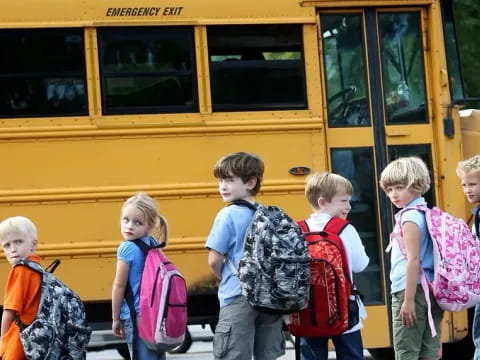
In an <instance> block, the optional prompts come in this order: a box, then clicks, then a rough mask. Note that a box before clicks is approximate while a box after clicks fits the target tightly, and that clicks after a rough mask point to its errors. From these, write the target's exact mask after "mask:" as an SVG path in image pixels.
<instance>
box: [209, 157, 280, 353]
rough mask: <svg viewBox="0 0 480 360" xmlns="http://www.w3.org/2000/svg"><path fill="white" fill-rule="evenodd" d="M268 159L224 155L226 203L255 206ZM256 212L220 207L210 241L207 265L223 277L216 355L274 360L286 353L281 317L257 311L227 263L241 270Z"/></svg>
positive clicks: (219, 172)
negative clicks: (240, 202)
mask: <svg viewBox="0 0 480 360" xmlns="http://www.w3.org/2000/svg"><path fill="white" fill-rule="evenodd" d="M263 169H264V165H263V161H262V160H261V159H260V158H259V157H258V156H257V155H255V154H250V153H245V152H238V153H233V154H229V155H226V156H224V157H222V158H221V159H220V160H219V161H218V162H217V164H216V165H215V168H214V170H213V173H214V175H215V177H216V178H217V179H218V190H219V192H220V196H221V197H222V199H223V201H224V202H228V203H230V202H232V201H236V200H245V201H248V202H250V203H252V204H255V200H254V196H255V195H256V194H257V193H258V191H259V190H260V185H261V182H262V177H263ZM252 216H253V210H252V209H250V208H248V207H245V206H239V205H231V206H227V207H224V208H223V209H221V210H220V211H219V212H218V214H217V216H216V218H215V221H214V223H213V226H212V229H211V231H210V234H209V236H208V239H207V242H206V244H205V246H206V248H207V249H208V250H209V251H208V265H209V266H210V268H211V269H212V271H213V273H214V274H215V275H216V276H217V277H218V278H219V279H220V285H219V287H218V298H219V300H220V314H219V320H218V324H217V327H216V329H215V336H214V339H213V354H214V358H215V359H222V360H251V359H252V356H254V358H255V359H256V360H274V359H277V358H278V357H280V356H282V355H283V354H284V353H285V342H284V340H283V335H282V316H281V315H277V314H266V313H262V312H259V311H258V310H254V309H253V308H252V307H251V306H250V304H249V303H248V302H247V299H246V298H245V297H244V296H243V295H242V290H241V287H240V280H239V279H238V277H237V275H236V274H234V273H233V272H232V271H231V266H228V264H227V263H226V261H229V262H231V263H233V264H234V266H235V267H237V268H238V264H239V261H240V259H241V258H242V255H243V242H244V237H245V232H246V231H247V228H248V226H249V225H250V222H251V219H252Z"/></svg>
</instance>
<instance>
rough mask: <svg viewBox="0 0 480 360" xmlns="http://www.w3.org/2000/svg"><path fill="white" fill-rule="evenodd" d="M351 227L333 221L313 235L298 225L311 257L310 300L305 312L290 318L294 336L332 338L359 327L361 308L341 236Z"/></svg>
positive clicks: (336, 219)
mask: <svg viewBox="0 0 480 360" xmlns="http://www.w3.org/2000/svg"><path fill="white" fill-rule="evenodd" d="M348 224H349V223H348V221H346V220H344V219H340V218H337V217H334V218H331V219H330V221H329V222H328V223H327V224H326V225H325V228H324V230H323V231H317V232H311V231H310V229H309V228H308V225H307V222H306V221H299V222H298V225H299V226H300V228H301V229H302V231H303V232H304V235H305V240H306V241H307V243H308V251H309V253H310V257H311V262H310V300H309V304H308V306H307V308H306V309H304V310H302V311H300V312H297V313H294V314H291V315H290V324H289V325H288V330H289V331H290V333H292V335H294V336H311V337H332V336H336V335H340V334H342V333H343V332H345V331H346V330H348V329H350V328H351V327H353V325H355V324H356V323H358V305H357V302H356V299H355V296H353V294H352V293H353V292H354V290H353V285H352V281H351V280H350V272H349V267H348V260H347V257H346V254H345V249H344V247H343V243H342V240H341V239H340V236H339V234H340V233H341V232H342V230H343V229H344V228H345V227H346V226H347V225H348ZM349 300H350V301H349ZM352 307H353V308H355V307H356V309H352ZM355 311H356V319H354V317H355V315H354V314H355ZM349 313H350V316H349Z"/></svg>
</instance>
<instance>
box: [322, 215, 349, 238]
mask: <svg viewBox="0 0 480 360" xmlns="http://www.w3.org/2000/svg"><path fill="white" fill-rule="evenodd" d="M348 224H350V222H348V221H347V220H345V219H341V218H339V217H332V218H331V219H330V220H328V222H327V224H326V225H325V227H324V228H323V231H328V232H331V233H334V234H337V235H340V233H341V232H342V231H343V229H345V228H346V227H347V225H348Z"/></svg>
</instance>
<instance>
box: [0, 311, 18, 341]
mask: <svg viewBox="0 0 480 360" xmlns="http://www.w3.org/2000/svg"><path fill="white" fill-rule="evenodd" d="M15 314H16V311H15V310H9V309H3V315H2V329H1V333H0V336H1V337H3V335H5V333H6V332H7V330H8V328H9V327H10V325H12V322H13V320H15Z"/></svg>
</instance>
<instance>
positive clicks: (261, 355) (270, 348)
mask: <svg viewBox="0 0 480 360" xmlns="http://www.w3.org/2000/svg"><path fill="white" fill-rule="evenodd" d="M282 330H283V316H282V315H276V314H275V315H274V314H266V313H261V312H258V315H257V319H256V320H255V344H254V346H253V354H254V358H255V360H275V359H277V358H279V357H280V356H282V355H283V354H285V339H284V338H283V331H282Z"/></svg>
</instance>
